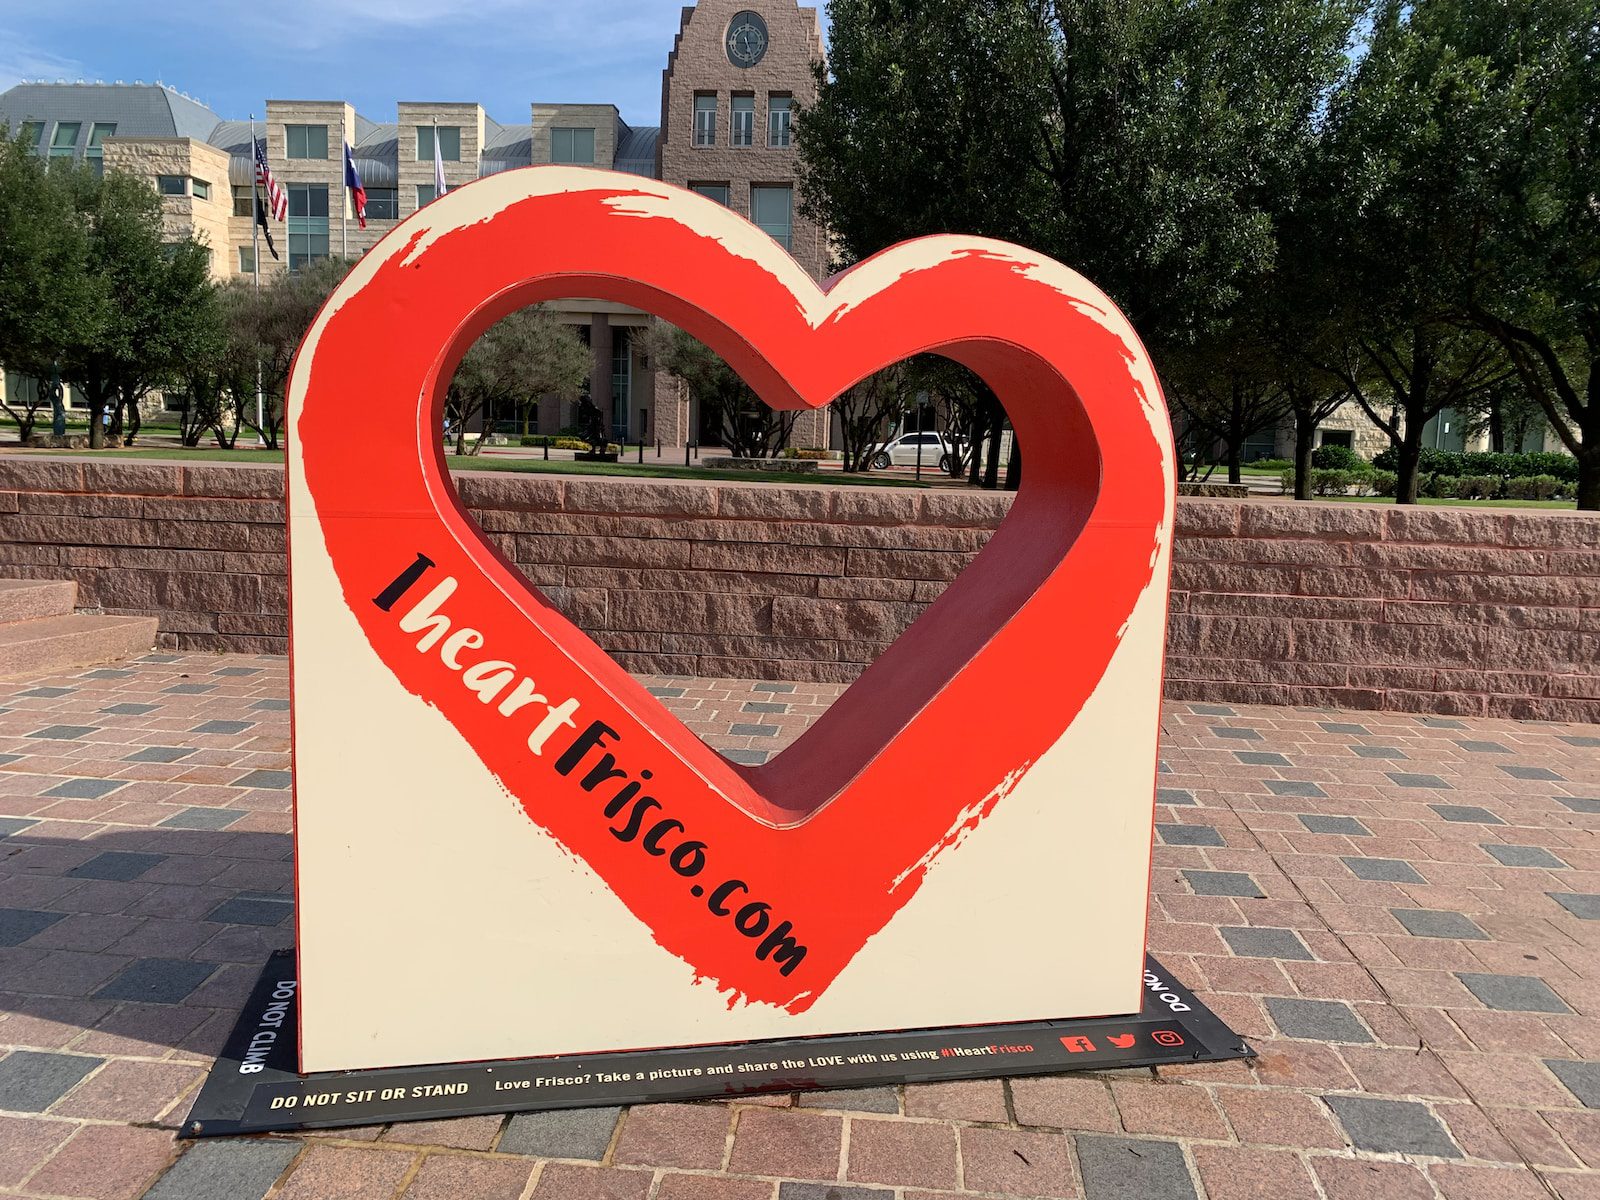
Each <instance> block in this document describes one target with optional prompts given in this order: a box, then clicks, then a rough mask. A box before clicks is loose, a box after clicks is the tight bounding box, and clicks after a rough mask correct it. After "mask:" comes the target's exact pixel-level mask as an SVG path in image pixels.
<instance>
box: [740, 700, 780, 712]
mask: <svg viewBox="0 0 1600 1200" xmlns="http://www.w3.org/2000/svg"><path fill="white" fill-rule="evenodd" d="M739 711H740V712H747V713H786V712H788V711H789V706H788V705H787V704H771V703H767V702H765V701H762V700H751V701H750V702H749V703H747V704H744V705H741V706H740V708H739Z"/></svg>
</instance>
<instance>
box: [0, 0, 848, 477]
mask: <svg viewBox="0 0 1600 1200" xmlns="http://www.w3.org/2000/svg"><path fill="white" fill-rule="evenodd" d="M822 54H823V47H822V31H821V25H820V22H819V19H818V15H817V11H816V9H814V8H802V7H800V6H799V5H798V4H797V3H796V0H701V2H700V3H699V4H698V5H697V6H695V7H689V8H685V9H684V10H683V16H682V21H681V24H680V28H679V30H678V33H677V35H676V37H675V39H674V43H673V45H672V47H671V49H670V51H669V52H668V53H667V56H666V67H665V69H664V70H663V72H662V89H661V97H662V99H661V123H660V125H659V126H649V127H636V126H630V125H629V124H628V123H627V122H625V121H624V120H623V119H622V117H621V116H620V114H619V113H618V111H617V109H616V108H615V107H614V106H613V105H609V104H561V103H545V102H534V103H531V104H530V105H529V109H528V113H527V120H526V122H525V123H516V124H504V123H501V122H500V121H498V120H496V119H495V118H493V117H491V116H490V115H489V114H487V113H486V112H485V111H484V110H483V108H482V107H481V106H480V105H477V104H472V103H442V102H414V101H401V102H399V103H397V105H396V111H395V120H394V122H393V123H383V124H380V123H377V122H374V121H372V120H369V119H368V118H367V117H365V116H363V115H362V114H360V113H358V112H357V111H356V110H355V108H354V107H353V106H352V105H350V104H348V103H346V102H345V101H342V100H268V101H267V102H266V104H265V106H264V108H263V110H262V112H261V113H260V114H258V116H257V119H256V120H255V122H254V124H255V133H256V136H257V137H261V138H265V141H266V150H267V159H268V163H269V164H270V166H271V169H272V172H273V174H274V176H275V177H276V178H277V180H278V182H279V183H280V184H281V185H282V186H283V188H284V190H285V191H286V192H287V193H288V200H289V215H288V220H287V222H286V223H285V224H277V223H274V224H273V239H274V241H275V242H276V243H277V250H278V253H279V255H280V256H281V257H280V258H278V259H273V258H272V257H271V255H270V254H269V253H268V251H267V247H266V245H265V243H264V242H262V243H261V244H260V245H259V246H258V245H257V244H256V241H255V239H254V237H253V221H252V207H251V204H252V200H251V196H252V179H253V173H254V165H253V160H252V154H251V144H250V136H251V122H250V121H241V120H237V119H232V120H223V119H221V118H219V117H218V116H217V115H216V114H215V113H213V112H212V111H211V110H210V109H208V108H206V107H205V106H204V105H202V104H200V103H199V102H198V101H196V100H194V99H193V98H192V97H189V96H186V95H184V94H183V93H181V92H178V91H175V90H174V89H172V88H169V87H167V86H165V85H162V84H143V83H134V84H123V83H114V84H105V83H92V84H90V83H81V82H80V83H66V82H57V83H24V84H19V85H18V86H16V87H13V88H11V89H10V90H9V91H6V92H0V129H3V130H5V131H6V132H8V133H9V134H11V135H13V136H14V135H16V134H18V133H23V134H26V135H29V136H31V137H32V138H33V139H34V142H35V145H36V146H37V148H38V153H40V154H41V155H48V156H49V157H51V158H62V159H71V160H73V161H76V162H86V163H89V164H91V165H93V166H94V167H95V168H96V169H104V168H105V167H106V166H109V167H111V168H112V169H115V170H123V171H127V172H131V173H133V174H137V175H141V176H144V177H146V178H148V179H150V181H151V183H152V184H153V185H154V186H155V187H156V188H157V190H158V191H159V192H160V193H161V196H162V205H163V210H164V220H165V224H166V227H167V229H168V231H169V232H170V233H171V234H172V236H173V237H182V236H185V235H188V234H193V235H194V236H195V237H197V238H199V239H201V240H202V241H204V243H205V244H206V245H207V246H208V247H209V248H210V250H211V270H212V275H213V277H214V278H215V279H217V280H219V281H225V280H229V279H239V278H249V277H253V276H254V274H255V273H256V271H257V270H259V271H260V272H261V273H263V274H271V273H273V272H276V271H283V270H293V269H296V268H298V267H299V266H301V265H303V264H305V263H308V262H311V261H314V260H317V259H321V258H328V257H347V258H357V257H359V256H360V255H361V254H363V253H365V252H366V251H367V250H368V249H370V248H371V247H372V246H373V245H375V244H376V243H377V241H378V240H379V239H380V238H381V237H383V236H384V234H386V233H388V232H389V231H390V230H391V229H393V228H394V227H395V225H396V224H398V223H399V222H400V221H402V220H404V219H405V218H407V217H409V216H410V215H411V214H413V213H414V212H416V211H417V210H418V209H419V208H421V207H422V206H424V205H426V204H427V203H428V202H429V201H430V200H432V199H433V188H434V165H433V164H434V147H435V141H436V140H437V144H438V149H439V155H440V158H441V159H442V161H443V164H444V173H445V181H446V183H447V184H448V185H449V186H450V187H452V188H454V187H458V186H460V185H462V184H465V183H467V182H470V181H471V180H473V179H475V178H478V177H480V176H483V175H492V174H495V173H497V172H500V171H505V170H511V169H514V168H517V167H526V166H533V165H537V164H541V163H574V164H584V165H593V166H596V167H602V168H607V169H612V170H617V171H625V172H631V173H633V174H638V175H646V176H650V177H653V178H659V179H662V180H665V181H667V182H669V183H675V184H679V185H681V186H684V187H692V188H693V189H694V190H696V191H698V192H701V193H702V194H704V195H707V196H711V197H713V198H715V199H717V200H718V201H720V202H721V203H723V204H726V205H728V206H729V207H730V208H732V209H734V211H736V212H738V213H740V214H741V215H744V216H746V217H749V218H750V219H751V220H753V221H754V222H755V223H756V224H758V225H760V226H761V227H762V228H763V229H764V230H766V232H767V233H769V234H770V235H771V236H772V237H773V238H774V239H776V240H777V241H778V242H780V243H781V244H783V245H784V246H785V247H786V248H788V249H789V250H790V252H791V253H792V254H793V255H794V256H795V258H796V259H797V260H798V261H799V262H800V263H801V264H802V265H803V266H804V267H805V269H806V270H807V271H808V272H809V273H810V274H811V275H813V276H814V277H815V278H817V279H819V280H820V279H821V278H822V277H823V276H824V274H825V271H826V267H827V248H826V238H825V235H824V233H823V231H822V230H820V229H818V228H817V227H816V226H815V225H813V224H811V223H810V222H808V221H806V220H805V219H804V218H803V217H802V216H801V215H800V213H799V212H798V207H797V204H796V196H795V191H796V188H795V179H796V162H795V150H794V139H793V134H792V125H791V121H792V115H793V112H794V110H795V108H796V107H798V106H800V105H803V104H805V103H807V102H808V101H809V100H810V98H811V97H812V95H813V89H814V79H813V75H812V70H811V67H812V63H813V62H815V61H818V60H820V59H821V57H822ZM346 142H348V143H349V144H350V146H351V147H352V152H353V155H354V158H355V162H356V167H357V170H358V171H359V172H360V174H361V178H362V182H363V184H364V185H365V188H366V192H367V228H366V229H365V230H362V229H360V228H359V227H358V224H357V222H356V220H355V219H354V214H353V213H351V212H350V211H349V194H348V192H347V191H346V189H345V187H344V162H343V146H344V144H345V143H346ZM258 255H259V261H258ZM553 307H554V308H555V309H556V310H557V311H558V313H559V315H560V316H561V318H562V319H563V320H566V321H569V322H571V323H572V324H574V325H576V326H578V327H579V328H580V331H581V334H582V336H583V337H584V339H585V341H586V342H587V343H588V344H589V346H590V347H591V348H592V350H593V354H594V371H593V373H592V375H591V391H592V393H593V394H594V395H595V397H596V402H597V403H600V404H601V405H602V408H604V407H605V404H604V402H603V401H602V400H601V399H600V397H602V396H604V395H605V394H606V392H607V391H608V390H609V393H610V415H611V426H612V436H613V437H616V438H618V439H622V440H628V441H633V440H637V439H641V438H642V439H644V440H646V441H660V442H661V443H662V444H663V445H664V446H681V445H683V444H685V442H686V441H691V442H700V443H707V444H709V443H710V441H711V440H712V438H711V437H709V436H708V435H710V434H712V432H713V431H712V430H711V429H710V428H709V426H708V425H707V423H706V422H705V421H704V420H703V419H702V417H701V414H700V411H699V407H698V405H697V404H696V403H695V402H694V399H693V397H691V396H689V395H688V394H687V389H685V388H684V387H683V385H682V384H681V382H680V381H678V380H676V379H674V378H672V377H670V376H667V375H665V373H658V372H656V371H654V370H653V369H652V367H651V365H650V361H649V356H648V354H647V353H646V349H645V342H644V338H643V334H644V332H645V331H646V330H647V328H648V327H649V326H650V324H651V322H652V321H653V320H654V318H652V317H651V316H650V315H649V314H647V313H644V312H641V311H639V310H637V309H632V308H629V307H627V306H625V305H621V304H613V303H609V302H602V301H598V300H593V299H586V298H584V297H573V298H571V299H568V300H562V301H558V302H555V304H554V305H553ZM31 385H32V383H31V381H28V380H23V379H19V378H17V377H15V376H8V375H7V374H6V372H4V371H0V394H4V389H5V388H6V387H8V386H9V387H13V388H15V387H29V386H31ZM163 403H168V404H170V403H171V400H164V399H163V398H160V397H158V398H156V399H155V401H154V404H155V405H156V406H157V407H160V406H161V405H162V404H163ZM574 423H575V422H574V417H573V413H572V406H571V405H570V404H569V403H564V402H558V401H556V400H554V399H549V400H545V401H543V402H541V403H540V405H539V408H538V414H537V428H538V431H539V432H543V433H555V432H557V431H558V430H560V429H563V428H567V427H570V426H572V425H573V424H574ZM827 441H828V420H827V417H826V415H825V414H823V413H816V414H804V415H802V416H800V417H798V418H797V419H796V423H795V426H794V431H793V434H792V437H791V444H792V445H798V446H823V445H826V444H827Z"/></svg>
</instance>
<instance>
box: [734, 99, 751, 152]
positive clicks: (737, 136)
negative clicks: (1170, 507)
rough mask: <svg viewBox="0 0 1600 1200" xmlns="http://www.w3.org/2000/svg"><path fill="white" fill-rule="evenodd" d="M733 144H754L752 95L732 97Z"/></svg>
mask: <svg viewBox="0 0 1600 1200" xmlns="http://www.w3.org/2000/svg"><path fill="white" fill-rule="evenodd" d="M733 144H734V145H735V146H754V145H755V144H756V98H755V97H754V96H735V97H734V98H733Z"/></svg>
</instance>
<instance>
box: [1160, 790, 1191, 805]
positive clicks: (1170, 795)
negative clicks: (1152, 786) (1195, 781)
mask: <svg viewBox="0 0 1600 1200" xmlns="http://www.w3.org/2000/svg"><path fill="white" fill-rule="evenodd" d="M1194 802H1195V800H1194V793H1193V792H1190V791H1185V790H1184V789H1183V788H1157V789H1156V803H1157V804H1172V805H1176V806H1179V807H1184V806H1187V805H1192V804H1194Z"/></svg>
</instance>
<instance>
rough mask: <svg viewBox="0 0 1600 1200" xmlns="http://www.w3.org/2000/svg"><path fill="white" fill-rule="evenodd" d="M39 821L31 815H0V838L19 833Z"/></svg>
mask: <svg viewBox="0 0 1600 1200" xmlns="http://www.w3.org/2000/svg"><path fill="white" fill-rule="evenodd" d="M38 823H39V822H37V821H35V820H34V819H33V818H32V817H0V838H8V837H10V836H11V835H12V834H13V833H21V832H22V831H23V830H24V829H30V828H32V827H33V826H35V825H37V824H38Z"/></svg>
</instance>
